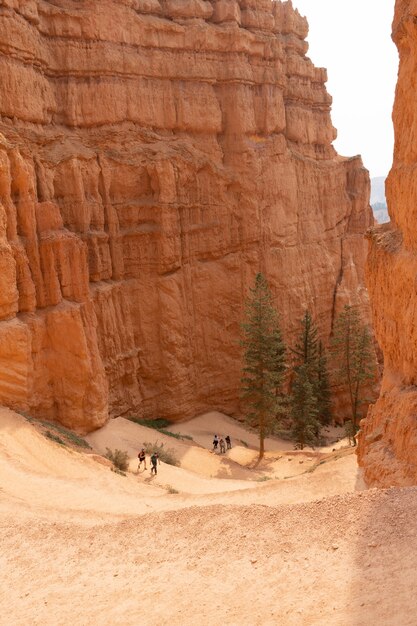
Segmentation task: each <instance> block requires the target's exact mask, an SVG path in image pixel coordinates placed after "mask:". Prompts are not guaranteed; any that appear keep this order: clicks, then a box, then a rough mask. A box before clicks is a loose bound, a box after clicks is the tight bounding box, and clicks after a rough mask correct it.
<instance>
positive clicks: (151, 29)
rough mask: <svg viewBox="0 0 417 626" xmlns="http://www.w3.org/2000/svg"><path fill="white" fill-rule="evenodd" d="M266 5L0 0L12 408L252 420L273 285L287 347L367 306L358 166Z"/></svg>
mask: <svg viewBox="0 0 417 626" xmlns="http://www.w3.org/2000/svg"><path fill="white" fill-rule="evenodd" d="M306 35H307V23H306V20H305V19H304V18H302V17H301V16H300V15H299V14H298V13H297V12H296V11H295V10H294V9H293V7H292V5H291V2H283V3H281V2H275V1H272V0H210V1H209V0H100V2H97V1H96V0H50V1H46V0H0V72H1V77H2V80H1V82H0V113H1V119H0V133H1V140H0V241H1V248H0V286H1V288H0V317H1V322H0V402H2V403H5V404H8V405H10V406H12V407H14V408H21V409H27V410H30V411H32V412H33V413H35V414H38V415H44V416H49V417H55V418H58V419H60V420H61V421H62V422H63V423H65V424H68V425H71V426H73V427H77V428H80V429H83V430H91V429H92V428H95V427H97V426H99V425H100V424H102V423H103V422H104V421H105V420H106V419H107V416H108V414H109V413H110V414H125V413H127V412H135V413H136V414H141V415H144V416H150V415H162V416H165V417H168V418H170V419H180V418H184V417H187V416H191V415H193V414H196V413H198V412H199V411H203V410H205V409H207V408H218V409H221V410H223V411H226V412H228V413H235V412H236V411H238V405H239V401H238V387H239V378H240V366H241V365H240V349H239V346H238V339H239V322H240V320H241V318H242V310H243V302H244V298H245V296H246V294H247V289H248V286H249V285H250V284H252V282H253V279H254V275H255V273H256V272H257V271H259V270H262V271H263V272H265V273H266V275H267V277H268V279H269V281H270V284H271V286H272V289H273V292H274V295H275V297H276V302H277V305H278V307H279V309H280V311H281V314H282V320H283V325H284V328H285V331H286V334H287V336H291V334H292V333H293V332H294V328H295V325H296V324H297V323H298V319H299V318H300V317H301V316H302V313H303V309H304V308H305V307H309V308H310V310H311V311H312V312H313V314H314V315H315V317H316V319H317V321H318V324H319V327H320V330H321V332H322V335H323V337H324V338H325V339H326V338H327V337H328V336H329V333H330V328H331V323H332V319H333V316H334V313H335V311H336V309H337V308H338V307H340V306H341V305H342V304H343V303H345V302H346V301H351V300H353V301H355V302H360V303H361V304H362V305H363V306H364V307H366V293H365V289H364V286H363V267H364V259H365V248H364V243H363V236H362V234H363V232H364V231H365V229H366V228H367V227H368V226H370V224H371V223H372V215H371V211H370V208H369V205H368V202H369V180H368V174H367V171H366V170H365V169H364V168H363V166H362V162H361V160H360V158H359V157H354V158H349V159H347V158H341V157H339V156H338V155H337V154H336V153H335V151H334V149H333V147H332V145H331V143H332V141H333V139H334V137H335V130H334V128H333V127H332V124H331V120H330V104H331V99H330V97H329V95H328V94H327V92H326V89H325V81H326V72H325V70H323V69H318V68H315V67H314V66H313V64H312V63H311V61H310V60H309V59H308V58H307V57H306V51H307V44H306V42H305V37H306Z"/></svg>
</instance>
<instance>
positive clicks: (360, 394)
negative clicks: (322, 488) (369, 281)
mask: <svg viewBox="0 0 417 626" xmlns="http://www.w3.org/2000/svg"><path fill="white" fill-rule="evenodd" d="M331 353H332V358H333V361H334V365H335V369H334V371H335V380H336V382H337V383H338V384H339V385H341V386H343V387H345V388H346V389H347V391H348V394H349V400H350V413H351V415H350V419H351V421H352V431H353V441H354V444H355V445H356V438H355V435H356V432H357V431H358V424H359V419H360V408H361V406H362V405H363V404H364V403H366V401H367V399H366V398H365V391H366V385H367V383H369V382H370V381H372V380H374V379H375V374H376V363H375V357H374V353H373V349H372V338H371V335H370V333H369V330H368V328H367V327H366V326H365V325H364V324H363V323H362V320H361V317H360V314H359V311H358V310H357V308H355V307H352V306H348V305H346V306H345V307H344V309H343V311H342V312H341V313H340V315H339V316H338V317H337V319H336V321H335V324H334V329H333V337H332V341H331Z"/></svg>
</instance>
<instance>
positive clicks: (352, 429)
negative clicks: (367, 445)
mask: <svg viewBox="0 0 417 626" xmlns="http://www.w3.org/2000/svg"><path fill="white" fill-rule="evenodd" d="M358 430H359V429H358V427H357V426H354V425H353V422H352V420H348V421H347V422H345V435H346V437H347V438H348V439H349V444H353V445H354V444H355V437H356V433H357V432H358Z"/></svg>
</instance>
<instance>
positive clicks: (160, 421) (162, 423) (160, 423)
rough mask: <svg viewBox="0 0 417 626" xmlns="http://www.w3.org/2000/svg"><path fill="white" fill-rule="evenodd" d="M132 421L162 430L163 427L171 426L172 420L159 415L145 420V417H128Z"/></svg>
mask: <svg viewBox="0 0 417 626" xmlns="http://www.w3.org/2000/svg"><path fill="white" fill-rule="evenodd" d="M127 419H129V420H130V421H131V422H135V423H136V424H139V425H140V426H146V428H154V429H155V430H160V429H161V428H166V427H167V426H170V424H171V422H169V421H168V420H166V419H164V418H162V417H157V418H156V419H151V420H145V419H144V418H143V417H128V418H127Z"/></svg>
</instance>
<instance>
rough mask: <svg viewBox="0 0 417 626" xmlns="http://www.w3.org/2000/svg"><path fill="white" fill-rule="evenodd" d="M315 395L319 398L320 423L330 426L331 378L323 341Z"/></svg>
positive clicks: (319, 356)
mask: <svg viewBox="0 0 417 626" xmlns="http://www.w3.org/2000/svg"><path fill="white" fill-rule="evenodd" d="M315 395H316V397H317V412H318V418H319V421H320V423H321V424H330V422H331V419H332V402H331V391H330V377H329V370H328V367H327V356H326V352H325V350H324V347H323V344H322V342H321V341H319V351H318V361H317V380H316V389H315Z"/></svg>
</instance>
